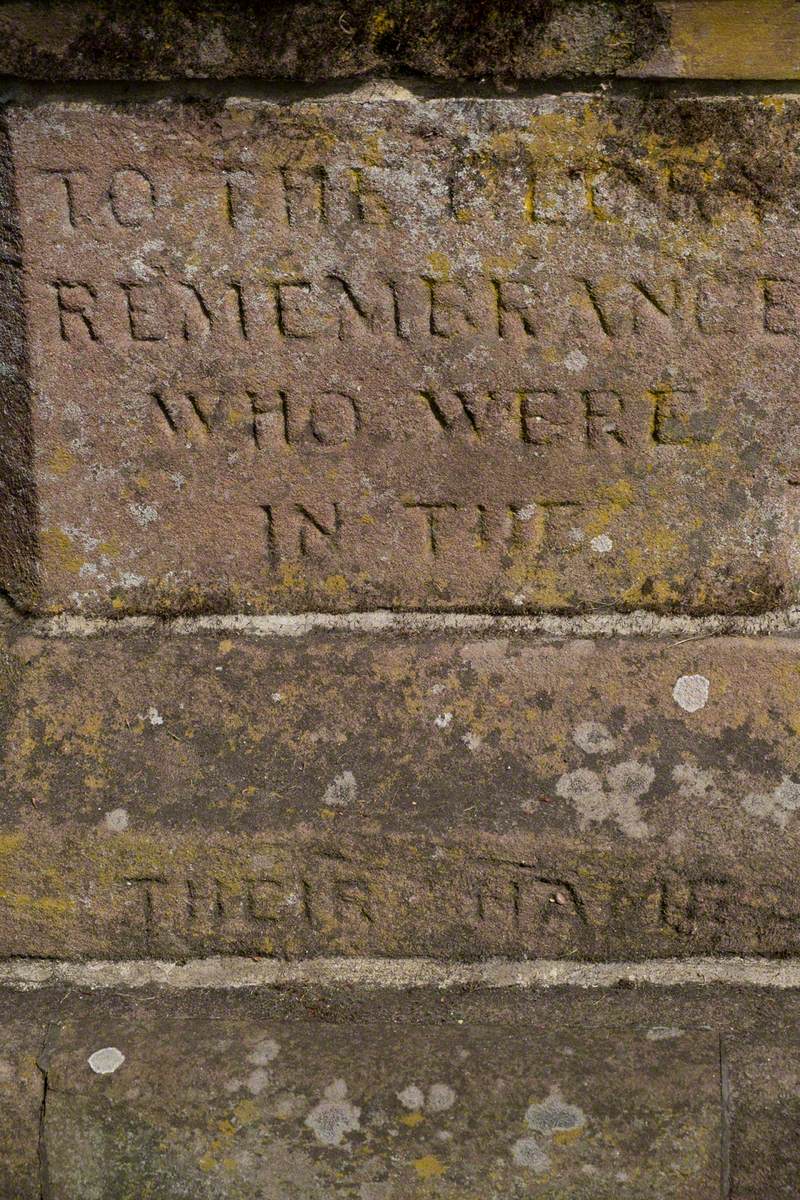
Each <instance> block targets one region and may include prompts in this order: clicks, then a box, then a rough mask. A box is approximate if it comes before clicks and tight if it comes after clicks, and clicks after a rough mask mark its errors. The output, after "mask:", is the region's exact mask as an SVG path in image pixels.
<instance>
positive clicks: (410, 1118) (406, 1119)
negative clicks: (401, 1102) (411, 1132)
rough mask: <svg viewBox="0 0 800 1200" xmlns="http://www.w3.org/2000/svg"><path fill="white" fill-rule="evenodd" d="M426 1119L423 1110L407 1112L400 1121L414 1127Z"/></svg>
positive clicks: (411, 1127) (410, 1127)
mask: <svg viewBox="0 0 800 1200" xmlns="http://www.w3.org/2000/svg"><path fill="white" fill-rule="evenodd" d="M424 1120H425V1118H424V1116H423V1115H422V1113H421V1112H411V1113H406V1114H405V1116H403V1117H401V1118H400V1123H401V1125H408V1127H409V1129H413V1128H414V1126H415V1125H419V1123H420V1122H421V1121H424Z"/></svg>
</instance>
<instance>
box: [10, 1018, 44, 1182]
mask: <svg viewBox="0 0 800 1200" xmlns="http://www.w3.org/2000/svg"><path fill="white" fill-rule="evenodd" d="M35 1008H36V1006H35V1005H34V1004H30V1003H28V1002H23V1003H21V1002H20V1001H19V998H18V997H17V996H13V995H11V996H8V995H0V1198H2V1200H41V1196H42V1192H41V1189H40V1172H39V1124H40V1117H41V1109H42V1102H43V1099H44V1075H43V1074H42V1072H41V1070H40V1069H39V1067H38V1066H37V1057H38V1055H39V1053H40V1051H41V1049H42V1046H43V1044H44V1040H45V1028H46V1023H45V1021H44V1020H43V1019H41V1017H39V1016H38V1015H37V1014H36V1012H35Z"/></svg>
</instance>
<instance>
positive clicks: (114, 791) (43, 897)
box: [0, 635, 800, 960]
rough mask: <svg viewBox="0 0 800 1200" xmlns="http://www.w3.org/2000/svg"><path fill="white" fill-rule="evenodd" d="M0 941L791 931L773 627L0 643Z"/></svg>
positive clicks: (225, 948) (355, 943)
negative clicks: (642, 638)
mask: <svg viewBox="0 0 800 1200" xmlns="http://www.w3.org/2000/svg"><path fill="white" fill-rule="evenodd" d="M9 658H10V662H11V663H12V664H13V667H12V668H11V670H10V679H9V682H8V684H7V687H6V697H5V717H4V722H5V735H4V745H3V786H2V809H1V810H0V811H1V812H2V821H3V837H2V842H0V850H2V880H3V887H2V891H3V895H2V897H0V953H2V954H25V955H47V956H51V955H57V956H60V957H81V956H96V957H111V958H128V957H138V956H145V957H148V956H151V957H172V956H176V955H177V956H184V955H192V954H210V953H216V952H233V953H243V954H255V955H258V954H275V953H277V954H285V955H290V956H296V955H307V954H318V953H321V954H328V955H330V954H345V955H353V954H369V955H390V956H391V955H395V956H396V955H411V956H413V955H433V956H437V957H452V958H455V959H459V958H460V959H475V958H480V957H484V956H493V955H508V956H512V957H537V956H541V957H565V958H577V959H594V960H599V959H604V958H605V959H608V958H611V959H625V958H647V957H671V956H676V955H677V956H679V955H684V954H702V953H743V954H751V953H756V954H796V953H797V952H798V948H799V947H800V903H799V902H798V891H797V869H796V864H797V855H798V849H799V848H800V847H799V845H798V843H799V840H800V816H798V810H800V742H798V738H797V728H798V721H800V716H798V694H800V692H799V689H798V679H799V678H800V643H799V642H798V641H797V640H796V639H792V638H787V639H775V640H770V639H765V640H758V641H746V640H742V639H719V640H710V641H705V642H703V641H701V642H695V643H692V642H681V641H678V642H677V643H672V642H663V643H658V644H656V645H648V644H647V643H644V642H638V641H629V642H619V643H614V642H607V643H592V642H588V641H576V642H573V643H569V644H563V645H560V644H547V643H546V642H544V641H539V640H528V639H525V638H519V639H514V638H508V639H490V638H475V639H472V640H465V639H463V638H460V637H459V636H458V635H454V636H452V637H448V636H438V637H434V636H417V637H411V638H401V637H387V638H385V639H380V638H374V637H369V636H358V637H349V636H342V635H326V636H322V635H314V636H310V637H308V638H305V639H304V638H299V639H297V640H268V641H264V640H258V639H250V638H247V637H236V636H233V637H225V638H219V637H212V636H207V637H194V636H172V637H160V636H155V635H147V636H133V635H130V636H129V637H127V638H126V639H125V641H124V643H122V644H120V643H119V642H118V641H117V639H115V638H114V637H113V636H109V637H97V638H93V639H87V640H79V639H78V640H72V641H69V640H67V641H63V642H59V641H54V640H50V641H48V640H37V639H33V638H30V637H22V638H20V639H19V640H18V641H17V642H16V643H14V644H12V646H11V650H10V656H9Z"/></svg>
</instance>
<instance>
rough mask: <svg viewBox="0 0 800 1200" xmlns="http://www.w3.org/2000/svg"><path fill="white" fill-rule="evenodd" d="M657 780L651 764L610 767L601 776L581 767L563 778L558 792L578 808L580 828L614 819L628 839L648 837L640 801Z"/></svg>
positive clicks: (635, 763)
mask: <svg viewBox="0 0 800 1200" xmlns="http://www.w3.org/2000/svg"><path fill="white" fill-rule="evenodd" d="M655 777H656V773H655V771H654V770H653V768H652V767H651V766H650V764H649V763H640V762H636V761H634V760H631V761H629V762H621V763H618V764H617V765H616V766H614V767H607V768H606V769H605V770H604V771H603V773H602V775H601V774H598V772H597V771H590V770H589V768H588V767H581V768H579V770H577V771H570V772H569V773H568V774H566V775H562V776H561V778H560V779H559V780H558V782H557V784H556V793H557V795H559V796H561V797H563V799H565V800H571V801H572V803H573V804H574V805H575V808H576V809H577V813H578V823H579V825H580V827H581V829H586V828H587V826H589V825H600V824H601V823H602V822H603V821H606V820H611V821H614V822H615V823H616V824H617V826H618V827H619V828H620V829H621V830H622V832H623V833H627V834H628V836H629V837H633V838H646V837H648V836H649V833H650V831H649V829H648V827H647V825H646V824H645V822H644V821H643V820H642V814H641V812H640V811H639V801H640V800H641V798H642V796H644V795H646V794H647V792H649V791H650V788H651V787H652V786H653V781H654V779H655Z"/></svg>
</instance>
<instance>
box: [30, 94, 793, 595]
mask: <svg viewBox="0 0 800 1200" xmlns="http://www.w3.org/2000/svg"><path fill="white" fill-rule="evenodd" d="M798 103H799V102H798V101H796V100H794V99H793V98H787V99H780V100H773V99H769V98H767V99H765V100H752V99H750V100H736V99H733V98H731V99H729V100H720V99H717V100H699V99H690V100H689V99H687V100H679V101H675V100H653V101H639V100H633V99H618V100H608V101H604V100H591V99H590V100H587V98H586V97H578V98H576V97H573V98H559V99H554V98H552V97H547V98H541V99H538V100H516V101H479V100H461V101H452V100H448V101H425V102H422V101H414V100H407V101H403V100H396V101H381V102H372V103H366V102H354V101H352V100H329V101H323V102H303V103H298V104H293V105H282V104H275V103H266V102H263V101H236V100H232V101H230V102H228V103H227V104H223V103H219V104H217V103H208V104H188V103H187V104H176V103H173V102H167V101H164V102H159V103H148V104H133V105H127V106H126V105H113V104H86V103H55V104H41V105H37V106H34V107H30V108H26V107H16V108H13V109H11V110H9V112H8V125H9V130H10V139H11V144H12V147H13V152H12V156H11V157H12V159H13V168H14V171H15V181H16V182H15V187H16V195H17V197H18V205H19V212H20V221H21V228H22V262H23V268H22V285H23V287H24V295H25V326H26V331H27V341H28V347H27V355H28V358H29V362H30V366H29V371H28V382H29V385H30V388H31V390H32V393H33V397H32V402H31V403H32V413H31V431H30V436H27V435H26V436H25V437H21V439H20V458H21V460H22V463H23V466H25V467H26V468H27V467H28V466H29V459H30V442H31V440H32V442H33V446H34V450H35V479H36V487H37V498H38V518H37V521H36V529H35V530H34V531H33V533H35V535H36V540H37V544H38V551H39V578H38V581H37V583H36V585H35V586H31V585H30V582H29V581H28V580H27V579H25V578H23V579H22V580H20V579H18V578H17V579H15V578H13V577H12V579H11V581H10V584H9V586H10V589H11V590H12V592H13V594H14V595H15V597H16V599H17V601H18V603H20V604H22V605H24V606H26V607H29V608H38V609H40V610H62V609H79V610H83V611H87V612H108V611H156V612H164V611H176V610H181V611H186V610H199V609H209V608H211V609H216V610H225V609H229V610H234V611H242V610H251V611H252V610H259V611H286V610H290V611H298V610H302V609H305V608H308V607H312V608H324V609H337V610H350V609H354V608H355V609H358V608H364V607H367V608H371V607H376V606H377V607H385V606H399V607H404V608H427V607H432V608H438V609H447V608H470V609H475V608H478V609H482V608H489V609H492V610H509V611H524V610H541V609H552V610H562V611H563V610H579V609H585V608H587V607H592V606H596V605H601V606H612V607H617V608H621V609H631V608H637V607H642V606H644V607H647V608H654V609H669V610H685V609H689V610H692V611H695V612H708V611H715V610H728V611H753V610H763V609H769V608H773V607H776V606H778V605H780V604H781V603H785V602H787V601H788V600H791V599H793V598H794V597H796V595H797V556H796V552H795V547H796V545H797V516H798V512H797V509H798V488H797V486H796V485H797V480H798V478H800V474H799V472H800V432H798V431H799V430H800V427H799V426H798V424H797V422H796V420H795V414H794V408H793V405H792V404H791V403H790V402H788V401H787V397H791V395H792V394H793V390H794V386H795V380H796V376H797V371H798V368H799V367H800V356H799V355H798V338H800V282H798V280H799V279H800V274H799V273H798V267H800V226H798V221H797V212H796V195H797V181H798V177H799V176H800V155H799V154H798V150H797V145H798V139H797V130H798ZM14 319H16V318H14ZM13 532H14V531H13V529H12V531H11V535H10V536H11V540H12V543H13ZM20 553H21V552H20ZM12 575H13V573H12Z"/></svg>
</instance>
